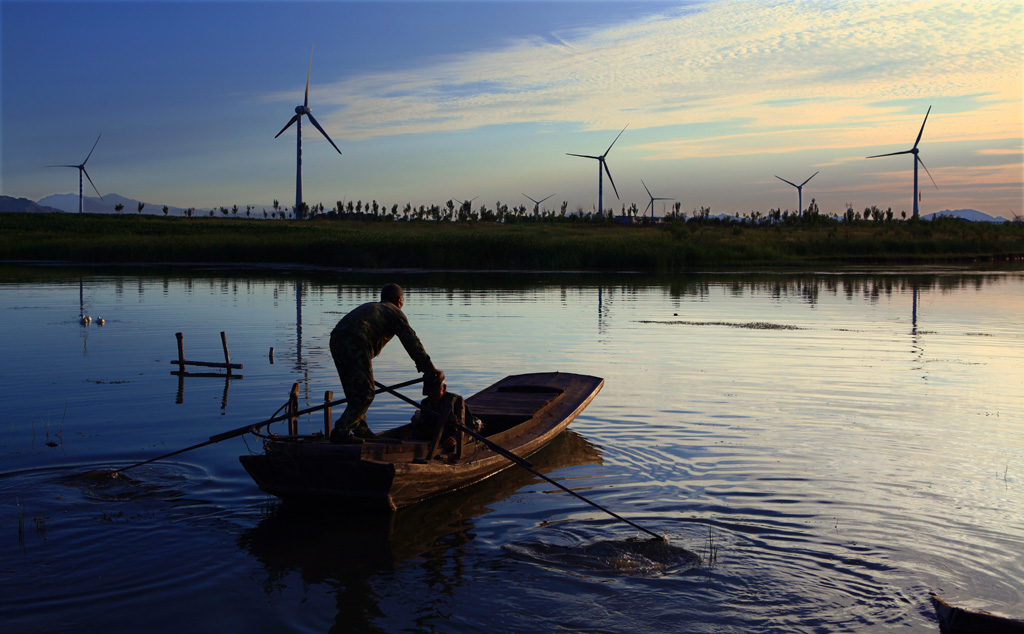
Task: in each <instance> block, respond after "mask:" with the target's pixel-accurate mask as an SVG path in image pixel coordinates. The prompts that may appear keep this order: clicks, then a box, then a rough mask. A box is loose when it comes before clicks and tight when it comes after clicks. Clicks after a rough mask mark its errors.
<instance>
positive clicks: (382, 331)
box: [331, 284, 439, 442]
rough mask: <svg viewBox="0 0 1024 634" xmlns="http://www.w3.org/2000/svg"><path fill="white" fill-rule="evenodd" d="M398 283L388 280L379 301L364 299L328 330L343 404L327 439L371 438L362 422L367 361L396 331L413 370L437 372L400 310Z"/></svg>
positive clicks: (367, 395)
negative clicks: (412, 363)
mask: <svg viewBox="0 0 1024 634" xmlns="http://www.w3.org/2000/svg"><path fill="white" fill-rule="evenodd" d="M404 304H405V297H404V293H403V292H402V287H401V286H399V285H398V284H388V285H387V286H385V287H384V288H382V289H381V291H380V301H379V302H369V303H367V304H363V305H362V306H359V307H357V308H356V309H354V310H353V311H352V312H350V313H349V314H347V315H345V316H344V317H343V318H342V319H341V321H339V322H338V325H337V326H335V327H334V330H333V331H331V357H333V358H334V365H335V366H336V367H337V368H338V377H339V378H340V379H341V387H342V388H344V390H345V397H346V398H347V399H348V403H347V405H346V406H345V411H344V413H342V415H341V418H339V419H338V422H337V423H336V424H335V426H334V431H333V432H331V442H362V440H361V439H362V438H371V437H373V435H374V434H373V432H372V431H370V428H369V427H368V426H367V424H366V410H367V409H369V407H370V403H372V402H373V392H374V388H375V386H374V383H373V364H372V363H371V359H373V358H374V357H376V356H377V355H378V354H380V351H381V350H382V349H383V348H384V346H385V345H386V344H387V342H389V341H391V338H392V337H394V336H395V335H398V338H399V340H401V342H402V345H403V346H405V351H406V352H408V353H409V356H410V357H411V358H412V360H413V361H414V362H415V363H416V369H417V370H418V371H420V372H423V373H424V374H427V375H428V376H432V375H433V374H434V373H437V372H439V370H437V368H435V367H434V364H433V363H432V362H431V361H430V357H429V356H427V351H426V350H424V349H423V344H421V343H420V340H419V337H417V336H416V333H415V332H414V331H413V329H412V328H411V327H409V320H408V319H406V318H405V313H403V312H402V306H403V305H404Z"/></svg>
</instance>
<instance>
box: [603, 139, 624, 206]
mask: <svg viewBox="0 0 1024 634" xmlns="http://www.w3.org/2000/svg"><path fill="white" fill-rule="evenodd" d="M623 130H625V128H623ZM619 134H622V133H621V132H620V133H619ZM601 165H602V166H603V167H604V173H605V174H607V175H608V182H609V183H611V184H612V191H613V192H615V198H618V197H619V190H618V189H616V188H615V180H614V179H613V178H612V173H611V171H610V170H609V169H608V164H607V163H605V162H604V159H602V160H601Z"/></svg>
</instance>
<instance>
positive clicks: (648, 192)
mask: <svg viewBox="0 0 1024 634" xmlns="http://www.w3.org/2000/svg"><path fill="white" fill-rule="evenodd" d="M640 184H641V185H643V186H644V189H646V190H647V196H648V197H650V199H651V202H650V203H648V205H647V207H650V209H651V222H654V201H656V200H675V198H655V197H654V195H653V194H651V190H650V189H649V188H648V187H647V183H645V182H644V179H642V178H641V179H640ZM647 207H644V214H647Z"/></svg>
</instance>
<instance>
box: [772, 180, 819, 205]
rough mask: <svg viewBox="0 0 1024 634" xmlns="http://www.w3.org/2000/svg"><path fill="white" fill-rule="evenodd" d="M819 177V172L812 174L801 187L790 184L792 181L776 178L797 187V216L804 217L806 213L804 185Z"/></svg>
mask: <svg viewBox="0 0 1024 634" xmlns="http://www.w3.org/2000/svg"><path fill="white" fill-rule="evenodd" d="M817 175H818V172H815V173H813V174H811V175H810V176H808V177H807V180H805V181H804V182H802V183H800V184H799V185H797V184H796V183H793V182H790V181H788V180H786V179H785V178H782V177H781V176H776V177H775V178H777V179H779V180H780V181H782V182H783V183H789V184H790V185H792V186H793V187H796V204H797V207H796V213H797V214H800V215H803V213H804V185H806V184H807V183H809V182H810V180H811V179H812V178H814V177H815V176H817Z"/></svg>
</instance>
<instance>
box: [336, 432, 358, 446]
mask: <svg viewBox="0 0 1024 634" xmlns="http://www.w3.org/2000/svg"><path fill="white" fill-rule="evenodd" d="M330 439H331V442H332V443H334V444H335V445H361V444H363V439H362V438H356V437H355V436H353V435H352V432H349V431H344V430H340V429H335V430H334V431H332V432H331V438H330Z"/></svg>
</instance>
